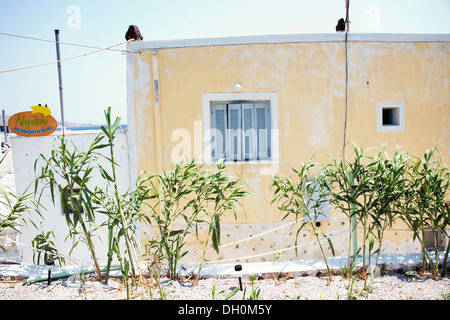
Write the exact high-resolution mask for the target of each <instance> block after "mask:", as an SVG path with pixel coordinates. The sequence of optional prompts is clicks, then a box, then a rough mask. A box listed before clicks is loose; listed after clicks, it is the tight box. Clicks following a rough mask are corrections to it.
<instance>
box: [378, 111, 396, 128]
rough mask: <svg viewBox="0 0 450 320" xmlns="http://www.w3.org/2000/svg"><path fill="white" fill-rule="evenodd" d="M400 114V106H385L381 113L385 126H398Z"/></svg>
mask: <svg viewBox="0 0 450 320" xmlns="http://www.w3.org/2000/svg"><path fill="white" fill-rule="evenodd" d="M399 114H400V112H399V108H383V109H382V114H381V117H382V120H381V121H382V122H383V126H398V125H399V124H400V121H399Z"/></svg>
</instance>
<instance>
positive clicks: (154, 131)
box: [129, 41, 450, 260]
mask: <svg viewBox="0 0 450 320" xmlns="http://www.w3.org/2000/svg"><path fill="white" fill-rule="evenodd" d="M347 45H348V47H347V49H348V57H347V61H348V91H347V93H348V104H347V132H346V139H347V141H349V140H353V141H354V142H356V143H357V144H358V145H359V146H361V147H363V148H368V147H375V150H376V152H378V151H379V150H380V148H381V146H382V145H383V144H386V151H387V152H388V153H389V154H390V155H392V154H393V152H394V150H395V148H396V146H397V145H399V146H401V147H402V148H403V149H404V150H406V151H408V152H409V153H411V154H413V155H418V156H421V155H422V154H423V152H424V151H425V150H426V149H429V148H432V147H434V146H435V145H436V144H437V143H439V150H440V151H441V156H442V159H443V162H445V163H448V162H449V152H450V144H449V143H450V142H449V136H450V129H449V127H450V126H449V120H450V96H449V93H450V81H449V79H450V63H449V62H450V42H448V41H447V42H414V41H410V42H389V41H373V42H368V41H361V42H358V41H351V42H348V43H347ZM155 54H156V50H155V49H152V50H143V51H141V52H140V53H139V54H136V55H135V57H134V71H133V72H134V82H135V84H134V87H133V91H132V94H133V97H134V105H132V106H129V107H131V108H134V113H135V118H136V123H135V124H134V130H135V133H136V150H137V151H138V152H137V171H138V172H139V171H140V170H146V171H147V172H156V171H161V169H163V170H170V168H171V166H172V165H173V164H174V163H173V160H174V159H172V158H173V154H174V153H175V154H178V153H182V152H184V153H186V154H187V156H188V157H189V158H193V157H201V156H202V150H203V145H202V134H203V130H202V129H201V125H202V123H203V119H202V117H203V114H202V95H203V94H205V93H232V92H234V85H235V84H236V83H239V84H241V86H242V92H249V93H257V92H276V93H277V94H278V112H279V121H278V127H279V155H280V160H279V163H278V164H277V165H278V171H277V173H278V174H284V175H290V174H291V173H292V171H291V168H292V167H296V166H298V165H299V164H300V163H301V162H304V161H307V160H308V159H309V158H310V157H311V156H313V155H315V156H314V160H315V161H316V162H326V161H328V160H329V155H331V156H333V157H340V156H341V151H342V146H343V143H344V123H345V108H346V104H345V96H346V72H345V63H346V55H345V43H344V42H343V41H328V42H327V41H325V42H292V43H289V42H288V43H273V44H239V45H208V46H193V47H182V48H165V49H158V50H157V59H158V68H157V70H154V69H153V68H154V62H155V60H154V55H155ZM155 72H157V75H158V81H159V87H158V94H159V100H158V99H156V97H155V87H154V83H153V76H154V74H155ZM382 102H401V103H404V106H405V129H404V131H400V132H377V104H378V103H382ZM159 124H160V126H159ZM177 130H178V131H177ZM180 130H181V131H180ZM174 133H177V134H174ZM178 133H180V134H178ZM184 139H187V141H183V140H184ZM182 142H184V145H187V146H190V147H189V148H184V149H186V150H182V149H183V148H180V146H181V145H182V144H180V143H182ZM159 157H160V159H161V160H159V159H158V158H159ZM160 161H161V163H159V162H160ZM264 166H266V167H267V166H269V165H268V164H243V163H237V164H230V165H229V166H228V168H229V170H232V171H235V172H236V173H237V174H238V175H240V176H241V177H242V178H243V179H245V181H246V182H247V183H248V185H249V186H250V187H251V188H252V189H253V190H254V191H255V194H254V195H252V196H251V197H247V198H246V199H244V201H243V202H242V204H243V211H242V212H241V214H240V215H239V218H238V220H237V221H235V220H234V218H232V217H231V216H230V217H225V219H224V221H223V223H224V228H225V229H226V228H231V229H233V228H234V227H235V226H239V225H240V224H241V225H247V224H250V225H252V224H254V225H255V226H258V228H266V229H270V226H271V225H272V224H273V223H279V222H280V221H281V217H282V214H281V213H280V212H279V210H278V209H277V208H276V205H271V203H270V202H271V200H272V198H273V191H272V190H271V188H270V186H271V183H272V177H271V176H270V175H261V173H260V170H259V169H260V168H261V167H264ZM227 225H228V227H227ZM321 228H322V231H324V232H325V233H336V232H339V231H342V230H344V229H345V228H348V226H347V220H346V218H345V215H343V214H342V213H340V212H337V211H336V210H335V209H334V208H332V209H331V212H330V221H328V222H324V223H322V226H321ZM238 229H239V228H238ZM238 229H235V230H234V232H230V233H228V234H229V237H228V238H225V242H231V241H232V240H238V239H240V238H242V237H244V236H245V235H246V234H247V233H245V232H241V231H238ZM261 230H263V229H261ZM283 232H285V233H283ZM289 232H292V231H287V230H282V231H280V232H279V233H278V235H279V237H281V238H285V239H286V240H283V241H281V242H279V243H277V247H279V246H282V243H284V245H286V246H287V245H291V246H292V245H293V243H294V240H293V237H292V235H289ZM150 234H151V232H150V233H149V234H148V235H147V236H146V237H143V239H144V240H143V241H146V239H148V237H150ZM222 234H224V232H222ZM272 236H273V235H272ZM409 236H410V235H409ZM345 237H348V235H347V234H344V235H342V237H341V238H342V239H341V240H339V241H337V242H338V243H339V244H338V250H337V253H336V254H338V255H339V254H340V253H342V254H346V250H347V244H346V243H345V241H346V239H345ZM386 237H387V239H386V241H387V242H388V243H389V246H390V248H392V250H391V251H394V252H395V251H396V250H399V248H402V250H413V251H414V248H413V247H414V246H415V245H413V244H412V240H408V241H410V243H409V244H408V243H406V242H407V241H405V239H407V238H408V239H409V237H408V236H406V237H405V233H404V232H398V233H394V232H388V233H387V234H386ZM306 238H307V239H306ZM306 238H305V241H312V238H310V237H306ZM264 241H265V240H262V241H261V243H260V245H259V246H257V247H255V248H257V249H255V250H256V252H258V250H259V252H267V251H271V250H273V248H271V247H270V245H272V247H273V244H268V245H267V241H265V242H264ZM288 241H290V243H289V244H287V242H288ZM347 241H348V239H347ZM195 242H196V241H193V243H194V244H195ZM263 243H264V244H263ZM249 248H253V247H251V246H249ZM258 248H259V249H258ZM235 249H236V248H235ZM335 249H336V248H335ZM227 250H228V251H227ZM230 250H231V249H230V248H229V249H226V250H225V251H224V253H222V252H221V257H227V256H230V255H231V256H234V255H235V254H236V253H235V252H230ZM241 250H242V247H241ZM249 250H252V249H249ZM227 252H228V253H227ZM314 252H315V253H314V254H312V255H311V257H317V256H320V254H319V253H318V251H314ZM247 253H249V254H251V253H255V251H251V252H247ZM304 255H305V256H310V255H308V254H307V253H304ZM289 257H290V258H292V255H290V256H289ZM210 258H211V257H210ZM216 258H217V257H216ZM211 259H214V258H211ZM264 259H268V257H267V256H266V257H264ZM269 260H270V259H269Z"/></svg>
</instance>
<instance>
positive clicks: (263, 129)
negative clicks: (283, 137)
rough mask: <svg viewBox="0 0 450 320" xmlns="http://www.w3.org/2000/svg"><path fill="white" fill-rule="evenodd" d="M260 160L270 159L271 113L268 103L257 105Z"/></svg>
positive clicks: (256, 115)
mask: <svg viewBox="0 0 450 320" xmlns="http://www.w3.org/2000/svg"><path fill="white" fill-rule="evenodd" d="M255 118H256V131H257V139H256V140H257V151H258V159H264V158H268V157H270V112H269V105H268V103H265V102H263V103H255Z"/></svg>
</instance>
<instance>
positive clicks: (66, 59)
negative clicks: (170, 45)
mask: <svg viewBox="0 0 450 320" xmlns="http://www.w3.org/2000/svg"><path fill="white" fill-rule="evenodd" d="M130 41H131V40H128V41H123V42H121V43H118V44H115V45H112V46H108V47H105V48H101V49H98V50H94V51H90V52H86V53H83V54H80V55H77V56H74V57H70V58H65V59H60V60H56V61H52V62H46V63H41V64H37V65H33V66H27V67H21V68H15V69H9V70H0V73H6V72H13V71H19V70H25V69H31V68H37V67H42V66H46V65H49V64H54V63H58V62H62V61H68V60H73V59H76V58H81V57H84V56H87V55H89V54H93V53H97V52H101V51H104V50H108V49H110V48H113V47H118V46H120V45H122V44H124V43H128V42H130Z"/></svg>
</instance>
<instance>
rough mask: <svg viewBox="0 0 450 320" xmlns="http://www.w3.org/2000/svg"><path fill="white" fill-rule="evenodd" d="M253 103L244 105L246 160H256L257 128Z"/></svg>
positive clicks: (243, 123)
mask: <svg viewBox="0 0 450 320" xmlns="http://www.w3.org/2000/svg"><path fill="white" fill-rule="evenodd" d="M254 113H255V111H254V107H253V103H243V104H242V129H243V138H244V140H243V142H242V143H243V149H244V160H254V159H256V127H255V116H254Z"/></svg>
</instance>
